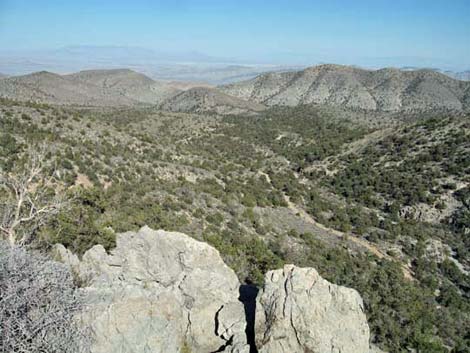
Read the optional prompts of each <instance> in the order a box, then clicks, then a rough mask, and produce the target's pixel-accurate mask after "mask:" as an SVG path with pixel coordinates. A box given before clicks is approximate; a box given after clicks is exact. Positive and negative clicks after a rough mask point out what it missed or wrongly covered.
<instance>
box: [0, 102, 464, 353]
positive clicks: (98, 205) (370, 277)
mask: <svg viewBox="0 0 470 353" xmlns="http://www.w3.org/2000/svg"><path fill="white" fill-rule="evenodd" d="M22 113H25V114H27V115H28V116H29V117H30V118H31V119H28V120H23V119H21V114H22ZM342 114H343V115H342V116H341V117H339V116H336V115H335V112H332V111H323V110H322V109H320V108H318V107H298V108H272V109H270V110H268V111H266V112H264V113H262V115H260V116H248V117H244V116H229V117H219V116H216V115H210V116H205V115H188V114H170V113H161V112H158V111H154V110H153V109H141V110H139V109H113V110H109V109H83V110H81V109H72V108H69V109H64V108H56V107H48V106H40V107H36V106H32V105H31V106H30V105H28V104H19V103H15V102H11V101H8V102H6V103H5V105H4V106H2V109H1V110H0V116H1V118H0V128H1V129H0V131H1V133H0V164H1V166H2V168H3V169H2V170H5V171H6V170H13V169H14V167H15V166H16V165H17V160H18V159H20V158H21V155H22V153H24V151H25V149H26V147H27V146H28V145H31V144H37V143H39V142H46V143H47V144H48V145H50V146H52V147H53V151H54V152H53V154H52V155H51V160H54V163H55V165H56V166H57V171H58V172H59V175H58V176H57V177H58V180H59V181H60V183H61V184H62V185H63V188H62V189H61V190H62V191H63V192H64V195H66V196H67V198H69V199H71V200H72V202H71V204H70V206H69V208H68V209H66V210H61V211H59V212H58V213H57V214H56V215H55V216H54V217H52V218H50V219H48V220H47V222H45V223H44V224H42V225H41V226H40V227H38V228H37V229H34V232H33V233H32V234H34V237H33V238H34V239H35V242H34V244H32V246H33V247H35V248H40V249H43V250H47V249H49V248H50V247H51V246H52V245H53V244H54V243H63V244H64V245H65V246H66V247H68V248H69V249H70V250H72V251H74V252H75V253H77V254H79V255H81V254H83V253H84V252H85V251H86V250H88V249H89V248H90V247H92V246H93V245H95V244H102V245H103V246H104V247H105V248H106V249H107V250H110V249H112V248H113V247H114V246H115V234H116V233H118V232H124V231H128V230H137V229H139V228H140V227H142V226H144V225H149V226H150V227H152V228H157V229H158V228H163V229H165V230H169V231H171V230H173V231H182V232H185V233H187V234H189V235H191V236H193V237H195V238H197V239H199V240H204V241H206V242H208V243H210V244H211V245H213V246H215V247H216V248H217V249H218V250H219V251H220V253H221V255H222V256H223V258H224V260H225V261H226V263H227V264H228V265H229V266H230V267H232V268H233V269H234V270H235V272H236V273H237V275H238V276H239V278H240V280H241V281H242V282H245V283H255V284H257V285H261V284H262V280H263V274H264V273H265V272H266V271H267V270H270V269H274V268H278V267H280V266H282V264H284V263H294V264H296V265H299V266H313V267H316V268H317V269H318V270H319V272H320V274H321V275H322V276H323V277H324V278H327V279H328V280H330V281H332V282H334V283H337V284H343V285H347V286H350V287H353V288H356V289H357V290H358V291H359V292H360V293H361V294H362V296H363V298H364V302H365V309H366V313H367V315H368V318H369V323H370V326H371V329H372V336H373V341H374V342H375V343H377V344H379V346H380V347H382V348H383V349H384V350H386V351H389V352H407V351H408V350H409V349H414V350H419V351H423V352H468V349H469V348H468V347H470V343H469V337H468V336H466V334H467V332H470V327H469V322H470V319H469V306H468V302H469V301H468V291H469V288H470V285H469V279H468V276H467V275H465V274H464V273H462V272H461V271H460V270H459V268H458V267H457V265H456V263H454V261H451V259H452V260H458V261H460V263H461V264H466V259H467V260H468V249H469V248H470V247H469V244H468V236H466V234H467V235H468V233H466V232H468V230H467V229H468V228H469V218H468V214H469V213H468V209H469V207H468V206H469V202H468V186H467V187H465V186H464V184H465V183H466V182H467V183H468V166H467V167H466V163H467V162H466V160H467V158H468V155H469V153H468V148H467V146H468V138H467V137H468V119H467V120H466V119H464V118H459V119H454V118H452V119H447V118H446V119H425V120H420V121H413V122H406V123H402V122H400V123H396V124H392V125H391V126H387V127H386V129H382V127H381V126H380V124H377V125H374V127H373V128H371V127H370V126H366V125H364V124H363V123H361V122H357V121H355V120H354V116H355V113H354V114H353V113H342ZM64 117H66V118H64ZM43 121H44V123H43ZM81 131H83V133H81ZM443 195H450V196H451V197H452V198H454V199H455V200H456V201H457V202H458V203H457V208H455V209H453V208H448V206H447V204H446V202H444V201H445V200H446V199H445V198H441V197H442V196H443ZM286 196H287V197H288V199H289V201H290V202H292V203H294V204H295V205H296V206H298V207H299V208H302V209H304V210H305V211H306V212H308V213H309V214H310V215H311V216H312V217H313V218H314V220H315V221H317V222H318V223H321V224H322V225H324V226H326V227H330V228H334V229H337V230H340V231H343V232H345V233H346V236H345V237H344V239H343V240H338V239H335V241H332V240H329V238H327V237H320V236H319V234H315V232H313V233H312V232H310V233H309V232H307V231H305V230H299V231H289V229H285V228H281V227H279V226H278V225H277V223H276V222H274V221H272V220H273V218H276V217H279V214H281V215H282V214H288V213H289V212H292V210H289V208H288V204H287V202H286ZM421 204H426V205H429V206H433V207H434V206H435V208H436V209H438V208H441V209H442V210H444V211H445V212H447V211H449V216H448V217H447V218H446V219H443V220H442V222H441V223H438V224H435V223H434V224H430V223H428V222H423V221H421V220H419V219H418V220H416V219H407V218H404V217H402V215H401V213H400V210H401V209H402V207H405V206H410V207H414V206H417V205H421ZM277 211H281V213H276V212H277ZM262 214H264V215H266V214H267V215H268V216H266V217H264V216H263V217H262V216H261V215H262ZM292 219H294V220H292V221H289V222H293V224H288V225H287V226H288V228H289V227H292V228H295V229H301V228H302V227H300V226H299V224H300V223H296V222H300V221H299V217H298V216H296V215H295V214H293V215H292ZM276 221H279V220H278V219H277V220H276ZM286 222H287V221H286ZM348 237H361V238H362V239H365V240H368V241H369V242H370V243H371V244H376V245H377V246H379V247H380V249H383V251H388V250H389V249H390V252H392V251H396V253H397V255H396V256H395V255H394V256H395V257H394V256H390V257H387V258H386V259H378V258H377V257H375V256H373V255H370V254H368V253H367V252H364V251H357V249H355V248H353V247H350V245H351V243H350V242H348V239H347V238H348ZM320 239H322V240H320ZM431 240H433V241H437V240H438V241H441V242H442V243H444V244H445V245H448V246H449V247H450V252H449V255H446V256H452V258H450V257H449V258H445V259H444V261H442V262H439V261H436V260H435V259H434V258H432V257H431V256H429V254H428V250H427V247H428V244H429V241H431ZM338 242H339V243H338ZM444 257H445V256H444ZM467 262H468V261H467ZM403 264H407V265H408V266H409V268H410V271H411V273H412V274H413V276H414V280H413V281H409V280H408V279H406V278H404V277H403V273H402V265H403Z"/></svg>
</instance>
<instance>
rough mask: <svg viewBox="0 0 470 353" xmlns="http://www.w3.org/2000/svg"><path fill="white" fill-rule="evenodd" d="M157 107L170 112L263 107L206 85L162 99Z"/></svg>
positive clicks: (256, 109)
mask: <svg viewBox="0 0 470 353" xmlns="http://www.w3.org/2000/svg"><path fill="white" fill-rule="evenodd" d="M159 108H160V109H162V110H165V111H171V112H186V113H205V112H215V113H219V114H241V113H248V112H251V113H254V112H260V111H262V110H264V109H265V107H264V106H263V105H262V104H259V103H254V102H248V101H244V100H242V99H239V98H236V97H232V96H229V95H226V94H224V93H222V92H220V91H218V90H217V89H214V88H206V87H198V88H191V89H189V90H186V91H183V92H181V93H179V94H177V95H175V96H173V97H171V98H169V99H167V100H166V101H164V102H163V103H162V104H161V105H160V106H159Z"/></svg>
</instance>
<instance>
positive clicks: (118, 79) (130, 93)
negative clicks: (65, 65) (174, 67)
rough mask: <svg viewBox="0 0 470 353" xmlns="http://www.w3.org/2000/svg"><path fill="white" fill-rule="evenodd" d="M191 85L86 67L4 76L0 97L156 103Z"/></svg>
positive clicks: (51, 101)
mask: <svg viewBox="0 0 470 353" xmlns="http://www.w3.org/2000/svg"><path fill="white" fill-rule="evenodd" d="M193 86H194V84H191V83H174V82H164V81H154V80H152V79H151V78H149V77H147V76H145V75H143V74H140V73H137V72H135V71H132V70H128V69H115V70H88V71H80V72H78V73H74V74H70V75H58V74H55V73H51V72H47V71H41V72H36V73H33V74H29V75H24V76H15V77H8V78H5V79H3V80H2V81H1V83H0V97H3V98H9V99H15V100H19V101H34V102H41V103H49V104H56V105H80V106H135V105H142V104H147V105H148V104H150V105H156V104H160V103H162V102H163V101H164V100H166V99H168V98H170V97H172V96H173V95H176V94H178V93H180V92H182V91H183V90H184V89H188V88H191V87H193Z"/></svg>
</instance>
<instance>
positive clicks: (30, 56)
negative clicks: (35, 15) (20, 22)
mask: <svg viewBox="0 0 470 353" xmlns="http://www.w3.org/2000/svg"><path fill="white" fill-rule="evenodd" d="M122 67H126V68H130V69H133V70H135V71H138V72H142V73H145V74H146V75H147V76H149V77H151V78H153V79H157V80H171V81H172V80H180V81H201V82H206V83H209V84H223V83H230V82H235V81H240V80H246V79H250V78H253V77H255V76H257V75H259V74H261V73H264V72H269V71H280V70H282V71H285V70H290V69H300V68H302V67H301V66H292V65H290V66H286V65H271V64H259V63H258V64H253V63H250V62H249V61H243V60H235V59H233V58H219V57H213V56H210V55H206V54H203V53H199V52H195V51H188V52H165V51H158V50H151V49H147V48H139V47H119V46H70V47H64V48H60V49H51V50H24V51H2V52H0V72H2V73H5V74H8V75H25V74H29V73H33V72H37V71H51V72H56V73H61V74H66V73H71V72H76V71H81V70H88V69H113V68H122Z"/></svg>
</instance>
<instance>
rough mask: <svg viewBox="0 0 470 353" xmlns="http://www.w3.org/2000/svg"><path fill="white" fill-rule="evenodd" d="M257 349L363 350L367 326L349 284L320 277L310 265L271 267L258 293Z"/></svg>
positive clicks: (278, 352) (265, 352)
mask: <svg viewBox="0 0 470 353" xmlns="http://www.w3.org/2000/svg"><path fill="white" fill-rule="evenodd" d="M255 331H256V342H257V346H258V352H259V353H288V352H289V353H291V352H299V353H300V352H319V353H338V352H341V353H367V352H369V327H368V325H367V321H366V316H365V313H364V309H363V303H362V299H361V297H360V295H359V293H358V292H356V291H355V290H353V289H349V288H345V287H340V286H337V285H334V284H331V283H329V282H328V281H326V280H324V279H323V278H322V277H320V275H319V274H318V273H317V271H315V270H314V269H312V268H298V267H295V266H292V265H287V266H285V267H284V268H283V269H280V270H276V271H270V272H268V273H267V274H266V276H265V285H264V288H263V289H262V291H261V292H260V293H259V295H258V298H257V308H256V328H255Z"/></svg>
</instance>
